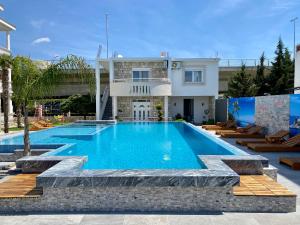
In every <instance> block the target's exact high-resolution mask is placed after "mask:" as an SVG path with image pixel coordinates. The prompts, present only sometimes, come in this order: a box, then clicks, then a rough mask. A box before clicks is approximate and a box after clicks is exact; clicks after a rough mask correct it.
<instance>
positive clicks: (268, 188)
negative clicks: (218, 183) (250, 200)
mask: <svg viewBox="0 0 300 225" xmlns="http://www.w3.org/2000/svg"><path fill="white" fill-rule="evenodd" d="M233 194H234V195H236V196H271V197H274V196H278V197H280V196H285V197H288V196H296V195H295V194H294V193H292V192H291V191H289V190H288V189H286V188H285V187H283V186H282V185H281V184H279V183H277V182H276V181H274V180H273V179H271V178H270V177H268V176H266V175H241V176H240V186H236V187H234V188H233Z"/></svg>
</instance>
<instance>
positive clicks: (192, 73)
mask: <svg viewBox="0 0 300 225" xmlns="http://www.w3.org/2000/svg"><path fill="white" fill-rule="evenodd" d="M184 82H185V83H202V82H203V72H202V71H201V70H186V71H185V72H184Z"/></svg>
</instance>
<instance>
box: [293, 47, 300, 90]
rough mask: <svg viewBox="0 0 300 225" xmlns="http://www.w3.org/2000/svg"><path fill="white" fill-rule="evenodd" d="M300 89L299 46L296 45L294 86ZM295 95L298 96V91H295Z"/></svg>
mask: <svg viewBox="0 0 300 225" xmlns="http://www.w3.org/2000/svg"><path fill="white" fill-rule="evenodd" d="M294 87H300V45H297V52H296V57H295V85H294ZM295 94H300V89H299V90H296V91H295Z"/></svg>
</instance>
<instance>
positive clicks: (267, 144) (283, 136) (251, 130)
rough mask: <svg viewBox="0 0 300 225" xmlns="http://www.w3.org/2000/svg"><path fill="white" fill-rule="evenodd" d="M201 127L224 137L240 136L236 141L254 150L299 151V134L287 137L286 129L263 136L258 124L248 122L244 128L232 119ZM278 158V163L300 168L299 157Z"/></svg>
mask: <svg viewBox="0 0 300 225" xmlns="http://www.w3.org/2000/svg"><path fill="white" fill-rule="evenodd" d="M203 128H204V129H206V130H215V131H216V134H218V135H221V137H224V138H242V139H237V140H236V143H237V144H240V145H243V146H247V147H248V148H249V149H251V150H253V151H256V152H300V134H299V135H296V136H294V137H289V131H286V130H280V131H278V132H276V133H273V134H271V135H266V136H264V135H263V134H262V130H263V128H262V127H260V126H256V125H252V124H250V125H248V126H246V127H244V128H237V127H236V126H235V123H234V122H233V121H227V122H226V123H222V124H218V125H213V126H203ZM246 138H247V139H246ZM249 138H251V139H249ZM279 160H280V163H282V164H286V165H289V166H291V167H292V168H293V169H300V158H293V157H292V158H291V157H288V158H286V157H282V158H280V159H279Z"/></svg>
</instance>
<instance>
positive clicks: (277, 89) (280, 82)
mask: <svg viewBox="0 0 300 225" xmlns="http://www.w3.org/2000/svg"><path fill="white" fill-rule="evenodd" d="M275 55H276V56H275V60H274V62H272V69H271V73H270V75H269V76H268V79H267V80H268V87H269V88H268V89H269V93H270V94H272V95H279V94H286V93H288V89H289V88H292V86H293V85H292V81H293V72H294V68H293V62H292V60H291V56H290V53H289V51H288V49H287V48H285V47H284V44H283V42H282V40H281V38H279V41H278V44H277V48H276V51H275Z"/></svg>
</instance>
